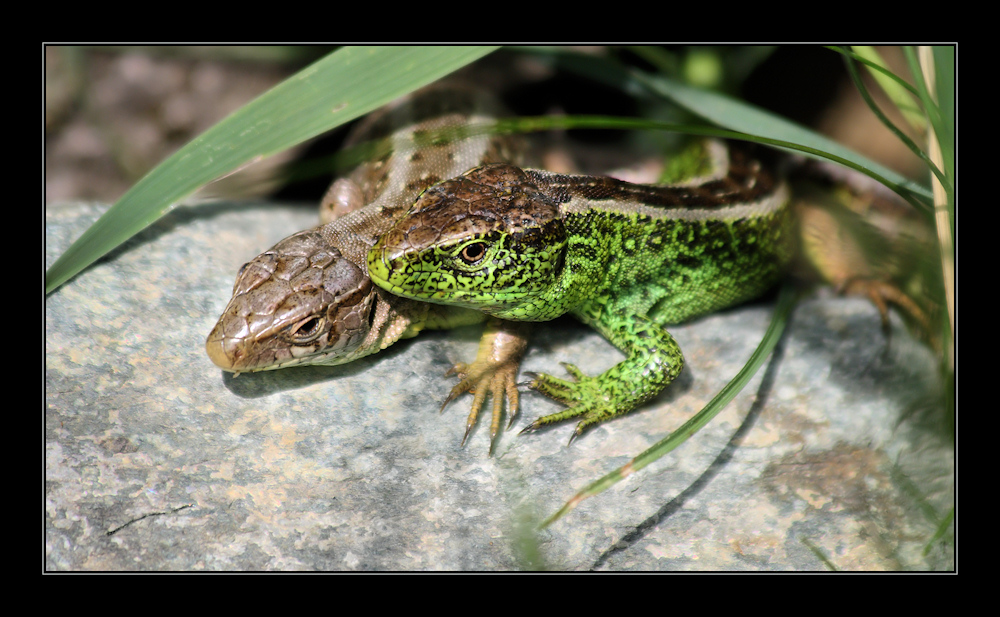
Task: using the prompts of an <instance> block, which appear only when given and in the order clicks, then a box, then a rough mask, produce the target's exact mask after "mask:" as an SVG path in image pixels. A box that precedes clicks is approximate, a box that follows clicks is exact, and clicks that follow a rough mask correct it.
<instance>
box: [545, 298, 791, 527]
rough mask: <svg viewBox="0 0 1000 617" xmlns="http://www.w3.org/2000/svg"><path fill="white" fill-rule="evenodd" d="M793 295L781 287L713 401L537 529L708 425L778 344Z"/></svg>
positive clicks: (581, 493) (599, 481)
mask: <svg viewBox="0 0 1000 617" xmlns="http://www.w3.org/2000/svg"><path fill="white" fill-rule="evenodd" d="M796 295H797V294H796V291H795V288H794V287H793V286H792V285H791V284H785V286H784V287H782V289H781V294H780V295H779V297H778V306H777V308H775V310H774V315H773V316H772V317H771V324H770V325H769V326H768V328H767V332H766V333H764V338H763V339H762V340H761V342H760V344H759V345H758V346H757V349H756V350H754V352H753V355H751V356H750V360H748V361H747V363H746V364H745V365H744V366H743V368H742V369H740V372H739V373H737V374H736V377H733V379H732V381H730V382H729V383H728V384H726V387H725V388H723V389H722V391H720V392H719V393H718V394H717V395H716V396H715V398H713V399H712V400H711V401H710V402H709V403H708V405H705V407H704V408H703V409H702V410H701V411H699V412H698V413H696V414H695V415H694V416H692V417H691V419H690V420H688V421H687V422H685V423H684V424H683V425H682V426H681V427H680V428H679V429H677V430H676V431H674V432H673V433H670V434H669V435H667V437H665V438H664V439H662V440H661V441H659V442H657V443H656V444H654V445H653V446H652V447H650V448H649V449H647V450H646V451H645V452H643V453H642V454H640V455H639V456H637V457H635V458H634V459H632V460H631V461H630V462H628V463H626V464H625V465H623V466H622V467H619V468H618V469H616V470H614V471H612V472H611V473H609V474H607V475H606V476H604V477H603V478H600V479H599V480H597V481H595V482H593V483H591V484H590V485H588V486H587V487H586V488H584V489H583V490H582V491H580V492H579V493H577V494H576V495H574V496H573V498H572V499H570V500H569V501H567V502H566V503H565V504H563V506H562V507H561V508H560V509H559V511H558V512H556V513H555V514H553V515H552V516H550V517H549V518H547V519H545V521H543V522H542V525H541V526H542V527H543V528H544V527H547V526H549V525H551V524H552V523H554V522H556V521H557V520H558V519H560V518H561V517H563V516H564V515H566V514H567V513H568V512H569V511H570V510H572V509H573V508H575V507H576V506H577V505H579V504H580V502H581V501H583V500H584V499H586V498H587V497H593V496H594V495H597V494H598V493H601V492H602V491H604V490H605V489H608V488H610V487H611V486H613V485H615V484H617V483H618V482H620V481H622V480H624V479H625V478H627V477H628V476H630V475H632V474H633V473H635V472H636V471H639V470H640V469H642V468H643V467H646V466H647V465H649V464H650V463H652V462H654V461H656V460H658V459H660V458H662V457H663V456H665V455H666V454H667V453H669V452H670V451H672V450H674V449H675V448H677V446H679V445H681V444H682V443H684V442H685V441H687V440H688V438H689V437H691V436H692V435H694V434H695V433H697V432H698V431H700V430H701V429H702V428H703V427H704V426H705V425H706V424H708V423H709V422H711V421H712V419H713V418H714V417H715V416H716V415H718V414H719V412H720V411H722V410H723V409H724V408H725V407H726V405H728V404H729V402H730V401H732V400H733V398H734V397H735V396H736V395H737V394H739V393H740V391H741V390H742V389H743V387H744V386H746V384H747V382H749V381H750V380H751V379H752V378H753V376H754V375H756V374H757V371H758V370H760V367H761V366H763V365H764V361H765V360H767V357H768V356H769V355H770V354H771V351H772V350H774V346H775V345H777V344H778V340H779V339H780V338H781V335H782V334H783V333H784V331H785V326H786V325H787V323H788V318H789V316H790V315H791V312H792V308H793V307H794V306H795V299H796Z"/></svg>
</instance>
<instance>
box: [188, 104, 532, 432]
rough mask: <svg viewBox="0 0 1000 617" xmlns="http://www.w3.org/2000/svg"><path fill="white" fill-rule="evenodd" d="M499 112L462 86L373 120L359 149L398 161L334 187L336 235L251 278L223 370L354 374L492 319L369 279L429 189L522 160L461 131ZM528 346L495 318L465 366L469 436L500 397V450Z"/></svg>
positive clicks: (224, 321) (331, 217) (263, 258)
mask: <svg viewBox="0 0 1000 617" xmlns="http://www.w3.org/2000/svg"><path fill="white" fill-rule="evenodd" d="M495 108H496V104H495V103H494V102H492V101H491V100H490V99H489V98H487V97H485V95H483V94H482V93H479V92H474V91H470V90H464V89H456V88H453V87H452V88H435V89H430V90H428V91H425V92H423V93H419V94H417V95H414V96H411V97H410V98H409V99H407V100H406V101H405V102H404V103H402V104H400V105H397V106H395V107H390V108H387V110H385V111H383V112H382V113H377V114H373V116H372V117H371V118H370V119H369V120H368V121H367V122H365V123H363V124H362V125H361V127H360V129H359V130H358V131H356V132H355V134H353V135H352V137H351V138H350V140H349V145H351V144H357V143H359V142H362V141H370V140H379V139H384V140H387V141H388V142H389V145H390V149H389V151H388V153H387V154H386V155H384V156H383V157H382V158H379V159H377V160H374V161H371V162H369V163H366V164H364V165H362V166H360V167H359V168H358V169H357V170H356V171H355V172H354V173H353V174H352V175H351V176H350V177H349V178H344V179H340V180H338V181H337V182H336V183H334V185H333V186H332V187H331V189H330V191H329V192H328V193H327V196H326V197H325V198H324V200H323V204H322V206H321V213H322V214H321V218H322V220H323V221H324V223H325V224H324V225H321V226H319V227H317V228H315V229H310V230H305V231H301V232H299V233H297V234H294V235H292V236H290V237H288V238H285V239H284V240H282V241H281V242H279V243H278V244H276V245H275V246H274V247H272V248H271V249H270V250H268V251H266V252H264V253H263V254H261V255H259V256H258V257H256V258H255V259H253V260H252V261H250V262H249V263H247V264H246V265H244V266H243V268H241V269H240V272H239V274H238V275H237V279H236V283H235V285H234V287H233V297H232V299H231V300H230V301H229V305H228V306H227V307H226V309H225V311H223V314H222V315H221V316H220V317H219V320H218V323H217V324H216V325H215V327H214V328H213V330H212V332H211V334H209V336H208V338H207V340H206V343H205V347H206V351H207V352H208V355H209V357H210V358H211V359H212V361H213V362H214V363H215V364H216V365H218V366H219V367H221V368H222V369H224V370H227V371H232V372H235V373H237V374H239V373H241V372H253V371H264V370H273V369H278V368H283V367H287V366H298V365H308V364H325V365H335V364H344V363H346V362H351V361H353V360H356V359H358V358H361V357H363V356H366V355H369V354H373V353H376V352H378V351H380V350H382V349H385V348H386V347H388V346H389V345H392V344H393V343H394V342H396V341H397V340H399V339H401V338H408V337H411V336H415V335H416V334H417V333H418V332H419V331H420V330H422V329H423V328H451V327H456V326H460V325H465V324H470V323H477V322H481V321H483V320H484V319H485V316H484V315H483V314H482V313H480V312H478V311H470V310H466V309H461V308H456V307H446V306H439V305H438V306H435V305H430V304H427V303H424V302H415V301H413V300H408V299H405V298H400V297H397V296H393V295H391V294H388V293H385V292H384V291H382V290H380V289H378V288H376V287H375V286H373V285H372V283H371V280H370V279H369V278H368V276H367V272H366V268H365V256H366V254H367V252H368V250H369V248H370V247H371V246H372V245H373V244H374V243H375V240H376V238H377V237H378V236H379V235H380V234H381V233H383V232H384V231H386V230H387V229H388V228H389V227H390V226H391V224H392V223H393V222H394V221H395V220H396V219H398V218H399V217H400V216H402V214H403V213H404V212H405V211H406V209H407V208H408V207H409V206H410V204H411V203H412V202H413V199H414V198H415V197H416V196H417V195H418V194H419V193H420V191H422V190H423V189H425V188H427V187H428V186H431V185H433V184H434V183H436V182H438V181H440V180H442V179H444V178H448V177H451V176H454V175H456V174H458V173H461V172H463V171H465V170H467V169H469V168H470V167H473V166H475V165H479V164H482V163H483V162H493V161H507V160H511V157H515V156H517V154H516V151H515V148H516V144H512V143H511V142H510V140H509V139H502V138H498V137H496V136H490V135H485V134H478V135H476V134H472V135H462V134H461V133H460V131H462V130H463V129H464V128H465V127H468V126H471V125H472V124H474V123H483V122H488V121H490V120H491V119H492V118H493V117H494V115H495V113H494V112H495V111H496V109H495ZM442 130H444V131H449V132H450V133H448V134H447V135H445V136H449V135H450V139H437V140H434V139H432V140H431V142H430V143H428V140H427V137H428V136H430V137H434V135H435V133H434V132H435V131H438V133H437V136H438V137H441V136H442V135H441V131H442ZM525 345H526V333H525V329H524V328H523V327H522V326H520V325H518V324H511V323H508V322H501V321H499V320H491V321H490V324H489V328H488V329H487V331H486V333H485V334H484V336H483V339H482V341H481V343H480V351H479V354H478V356H477V360H476V361H475V362H473V363H472V364H471V365H465V364H460V365H456V368H455V372H458V373H459V374H460V376H462V377H464V378H463V379H462V380H461V382H460V383H459V385H458V386H456V387H455V388H454V389H453V390H452V392H451V394H450V396H449V398H448V400H449V401H450V400H452V399H453V398H455V396H457V395H459V394H462V393H464V392H469V391H474V392H475V394H476V398H475V399H474V402H473V407H472V412H471V413H470V416H469V419H468V422H467V426H468V427H469V428H471V427H472V426H473V425H474V424H475V421H476V417H477V415H478V412H479V409H480V407H481V406H482V403H483V398H484V396H485V394H486V393H490V394H492V396H493V416H494V417H493V422H492V428H493V430H492V433H491V440H490V444H491V445H490V448H491V451H492V447H493V442H494V440H495V437H496V434H497V432H498V431H499V421H500V415H501V413H502V409H503V405H502V402H503V400H504V398H505V396H506V400H507V414H508V417H509V418H510V421H513V419H514V416H515V415H516V411H517V397H516V389H515V387H514V384H515V381H514V380H515V377H516V374H517V368H518V365H519V364H520V358H521V355H522V353H523V351H524V348H525ZM511 393H513V394H514V396H511ZM466 436H468V429H467V430H466ZM464 441H465V440H464V439H463V443H464Z"/></svg>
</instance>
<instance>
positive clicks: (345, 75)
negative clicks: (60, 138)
mask: <svg viewBox="0 0 1000 617" xmlns="http://www.w3.org/2000/svg"><path fill="white" fill-rule="evenodd" d="M494 49H495V48H493V47H347V48H344V49H341V50H339V51H337V52H334V53H332V54H330V55H329V56H327V57H325V58H323V59H321V60H319V61H317V62H315V63H314V64H312V65H310V66H308V67H306V68H305V69H303V70H302V71H300V72H299V73H297V74H296V75H293V76H292V77H290V78H289V79H287V80H286V81H284V82H282V83H281V84H279V85H277V86H275V87H274V88H272V89H271V90H269V91H267V92H265V93H264V94H263V95H261V96H260V97H258V98H257V99H256V100H254V101H252V102H251V103H249V104H247V105H245V106H244V107H242V108H240V109H239V110H237V111H236V112H234V113H233V114H232V115H230V116H229V117H228V118H226V119H225V120H223V121H222V122H220V123H218V124H216V125H215V126H214V127H212V128H211V129H209V130H208V131H206V132H205V133H203V134H202V135H201V136H199V137H197V138H196V139H195V140H194V141H192V142H191V143H189V144H187V145H186V146H184V147H183V148H181V149H180V150H178V151H177V152H176V153H175V154H174V155H172V156H171V157H170V158H168V159H167V160H165V161H163V162H162V163H161V164H160V165H159V166H157V167H156V168H155V169H153V170H152V171H151V172H149V174H147V175H146V176H145V177H144V178H142V179H141V180H140V181H139V182H137V183H136V184H135V186H133V187H132V188H131V189H129V191H128V192H127V193H125V195H123V196H122V198H121V199H119V200H118V201H117V202H116V203H115V204H114V205H113V206H112V207H111V208H110V209H108V211H107V212H105V213H104V215H103V216H102V217H101V218H100V219H98V220H97V221H96V222H95V223H94V224H93V225H92V226H91V227H90V228H89V229H87V231H85V232H84V233H83V235H82V236H80V238H78V239H77V241H76V242H74V243H73V244H72V246H70V247H69V249H67V250H66V252H65V253H63V254H62V255H61V256H60V257H59V259H57V260H56V262H55V263H54V264H52V267H51V268H49V270H48V272H46V273H45V293H50V292H51V291H53V290H54V289H56V288H57V287H59V286H60V285H62V284H63V283H64V282H66V281H67V280H69V278H71V277H72V276H74V275H76V274H77V273H78V272H80V271H81V270H83V269H84V268H86V267H87V266H89V265H90V264H92V263H93V262H94V261H96V260H97V259H99V258H100V257H101V256H103V255H105V254H107V253H108V252H109V251H111V250H112V249H114V248H115V247H116V246H118V245H119V244H121V243H122V242H124V241H126V240H128V239H129V238H130V237H132V236H133V235H134V234H136V233H137V232H139V231H140V230H142V229H143V228H145V227H146V226H148V225H149V224H151V223H152V222H153V221H155V220H156V219H157V218H159V217H160V216H162V215H163V214H164V213H165V212H166V211H167V210H168V209H169V208H170V206H171V205H173V204H174V203H176V202H177V201H179V200H181V199H184V198H185V197H187V196H189V195H191V194H192V193H193V192H194V191H196V190H197V189H198V188H199V187H201V186H202V185H204V184H206V183H208V182H210V181H212V180H214V179H216V178H218V177H220V176H223V175H225V174H227V173H230V172H232V171H233V170H235V169H238V168H240V167H241V166H243V165H246V164H248V163H251V162H253V161H256V160H259V159H261V158H264V157H266V156H269V155H272V154H275V153H277V152H281V151H282V150H285V149H287V148H290V147H291V146H294V145H295V144H298V143H300V142H302V141H305V140H306V139H309V138H312V137H315V136H316V135H319V134H320V133H323V132H324V131H328V130H330V129H332V128H335V127H337V126H339V125H341V124H343V123H345V122H348V121H350V120H353V119H354V118H357V117H358V116H361V115H363V114H366V113H368V112H369V111H372V110H373V109H375V108H377V107H379V106H380V105H383V104H385V103H387V102H389V101H391V100H392V99H394V98H396V97H398V96H401V95H403V94H406V93H407V92H410V91H412V90H415V89H417V88H419V87H420V86H423V85H425V84H428V83H431V82H432V81H434V80H436V79H438V78H440V77H442V76H444V75H447V74H448V73H450V72H452V71H454V70H455V69H457V68H459V67H461V66H463V65H465V64H468V63H469V62H472V61H473V60H476V59H478V58H480V57H482V56H484V55H486V54H488V53H490V52H491V51H493V50H494Z"/></svg>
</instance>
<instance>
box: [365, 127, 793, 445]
mask: <svg viewBox="0 0 1000 617" xmlns="http://www.w3.org/2000/svg"><path fill="white" fill-rule="evenodd" d="M708 147H709V153H710V156H705V159H706V160H710V161H718V162H720V163H719V164H717V165H714V166H713V169H715V170H716V171H715V173H714V174H713V175H712V176H711V177H709V178H695V179H691V180H689V181H688V182H687V183H685V184H683V185H679V186H645V185H633V184H628V183H625V182H621V181H618V180H613V179H610V178H599V177H590V176H568V175H559V174H553V173H550V172H545V171H539V170H531V169H527V170H522V169H519V168H517V167H514V166H511V165H488V166H483V167H481V168H478V169H474V170H471V171H469V172H467V173H466V174H464V175H463V176H461V177H458V178H455V179H453V180H449V181H446V182H443V183H441V184H438V185H436V186H434V187H432V188H430V189H428V190H427V191H425V192H424V193H423V194H422V195H421V196H420V197H419V199H418V200H417V201H416V203H415V204H414V206H413V208H412V209H411V210H410V212H409V213H408V214H407V215H406V216H405V217H404V218H403V219H401V220H400V221H398V222H397V223H396V224H395V225H394V226H393V227H392V229H391V230H389V231H388V232H387V233H385V234H384V235H383V236H382V237H381V239H380V240H379V241H378V242H377V243H376V244H375V246H374V247H373V248H372V250H371V251H370V253H369V255H368V270H369V275H370V276H371V278H372V281H373V282H375V284H377V285H379V286H380V287H382V288H383V289H385V290H387V291H390V292H392V293H394V294H399V295H402V296H404V297H408V298H413V299H420V300H425V301H429V302H439V303H447V304H450V305H454V306H460V307H467V308H474V309H479V310H482V311H483V312H485V313H487V314H489V315H492V316H495V317H499V318H502V319H511V320H523V321H546V320H550V319H553V318H555V317H557V316H559V315H562V314H564V313H570V314H572V315H574V316H575V317H577V318H578V319H580V320H581V321H583V322H584V323H586V324H588V325H590V326H592V327H594V328H595V329H596V330H598V331H599V332H600V333H601V334H602V335H604V336H605V337H606V338H607V339H608V340H609V341H610V342H611V343H612V344H614V345H615V346H616V347H618V348H619V349H620V350H621V351H622V352H624V353H625V355H626V359H625V360H624V361H623V362H621V363H619V364H617V365H616V366H614V367H613V368H611V369H609V370H608V371H605V372H604V373H603V374H601V375H599V376H597V377H590V376H587V375H584V374H583V373H582V372H581V371H580V370H579V369H577V368H576V367H575V366H572V365H567V366H566V368H567V370H568V371H569V372H570V374H571V375H572V376H573V377H574V381H568V380H563V379H558V378H556V377H553V376H551V375H547V374H542V375H538V376H537V377H536V378H535V380H534V381H533V382H532V384H531V387H533V388H535V389H536V390H539V391H540V392H542V393H543V394H546V395H548V396H550V397H552V398H554V399H555V400H558V401H560V402H562V403H564V404H566V405H567V406H568V408H567V409H566V410H564V411H562V412H559V413H555V414H551V415H548V416H545V417H542V418H540V419H538V420H536V421H535V422H534V423H532V424H531V425H530V426H529V427H528V428H527V429H525V430H526V431H532V430H536V429H538V428H540V427H542V426H545V425H549V424H552V423H554V422H559V421H562V420H566V419H569V418H580V421H579V423H578V424H577V426H576V431H575V432H574V436H577V435H580V434H581V433H582V432H583V431H584V430H586V429H587V428H588V427H590V426H592V425H594V424H597V423H599V422H603V421H605V420H608V419H610V418H613V417H615V416H617V415H620V414H623V413H626V412H628V411H630V410H631V409H633V408H635V407H636V406H638V405H640V404H641V403H643V402H645V401H647V400H649V399H650V398H652V397H653V396H655V395H656V394H657V393H658V392H660V391H661V390H662V389H663V388H664V387H666V386H667V385H668V384H669V383H670V382H671V381H673V380H674V379H675V378H676V377H677V375H678V374H679V373H680V371H681V369H682V367H683V365H684V359H683V356H682V354H681V350H680V348H679V346H678V345H677V343H676V341H674V339H673V337H672V336H670V333H669V332H667V330H666V329H664V327H663V326H664V325H666V324H671V323H678V322H681V321H684V320H687V319H690V318H693V317H696V316H699V315H704V314H706V313H710V312H712V311H716V310H719V309H722V308H725V307H728V306H733V305H735V304H738V303H740V302H744V301H746V300H749V299H752V298H754V297H755V296H757V295H759V294H761V293H763V292H764V291H765V290H767V289H768V288H769V287H770V286H771V285H773V284H774V282H775V281H776V280H777V279H778V278H779V277H780V276H781V275H782V273H783V271H784V270H785V267H786V265H787V264H788V262H789V260H790V259H791V257H792V255H793V253H794V249H795V247H794V237H793V233H792V218H791V216H790V208H789V207H788V191H787V187H786V186H785V184H784V183H782V182H780V181H778V180H777V179H776V178H775V177H774V176H773V175H772V174H771V173H770V172H768V171H767V170H766V169H765V168H763V167H762V166H761V165H760V164H759V163H758V162H756V161H754V160H751V159H749V158H747V157H746V156H745V155H743V154H741V153H739V152H734V153H733V155H732V157H731V160H729V158H730V157H728V156H727V151H726V150H725V148H724V147H723V146H722V145H721V144H714V143H713V144H710V145H709V146H708ZM720 149H721V150H720Z"/></svg>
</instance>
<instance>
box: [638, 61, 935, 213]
mask: <svg viewBox="0 0 1000 617" xmlns="http://www.w3.org/2000/svg"><path fill="white" fill-rule="evenodd" d="M633 76H634V77H636V78H637V79H639V80H640V81H642V82H643V83H645V84H646V85H647V87H649V88H650V89H651V90H652V91H653V92H655V93H657V94H659V95H661V96H664V97H666V98H668V99H670V100H671V101H673V102H675V103H677V104H678V105H680V106H681V107H684V108H685V109H687V110H688V111H690V112H691V113H693V114H695V115H697V116H699V117H702V118H705V119H706V120H708V121H710V122H712V123H713V124H716V125H718V126H722V127H725V128H728V129H732V130H735V131H739V132H743V133H748V134H751V135H756V136H759V137H763V138H766V139H768V140H773V141H780V142H788V143H793V144H799V145H800V146H803V147H802V148H798V150H799V151H800V152H803V153H805V154H806V155H807V156H812V157H814V158H827V159H830V160H834V161H837V162H843V161H850V162H851V163H852V164H853V165H852V166H853V167H855V168H856V169H861V170H863V171H864V172H865V173H867V174H868V175H870V176H871V177H873V178H876V179H878V178H882V179H884V180H885V181H887V182H888V183H889V184H890V185H895V186H897V187H899V188H900V189H902V190H903V191H906V192H909V193H912V194H913V195H915V196H917V197H919V198H921V199H924V200H929V199H931V193H930V191H929V190H928V189H927V188H926V187H923V186H920V185H919V184H917V183H915V182H913V181H912V180H909V179H908V178H905V177H903V176H901V175H900V174H898V173H896V172H894V171H892V170H891V169H889V168H888V167H885V166H884V165H879V164H878V163H876V162H874V161H872V160H869V159H868V158H866V157H863V156H861V155H860V154H858V153H856V152H854V151H852V150H850V149H849V148H846V147H845V146H842V145H840V144H838V143H837V142H835V141H833V140H831V139H829V138H827V137H824V136H823V135H820V134H819V133H816V132H813V131H811V130H809V129H807V128H805V127H802V126H799V125H798V124H795V123H794V122H791V121H789V120H786V119H785V118H781V117H780V116H776V115H774V114H771V113H769V112H767V111H764V110H763V109H760V108H758V107H755V106H753V105H750V104H748V103H745V102H743V101H739V100H737V99H733V98H730V97H728V96H725V95H723V94H719V93H717V92H710V91H708V90H701V89H698V88H692V87H691V86H688V85H686V84H683V83H681V82H679V81H676V80H673V79H668V78H666V77H653V76H649V75H645V74H642V73H639V72H638V71H634V72H633ZM786 149H787V148H786ZM838 159H839V160H838Z"/></svg>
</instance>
